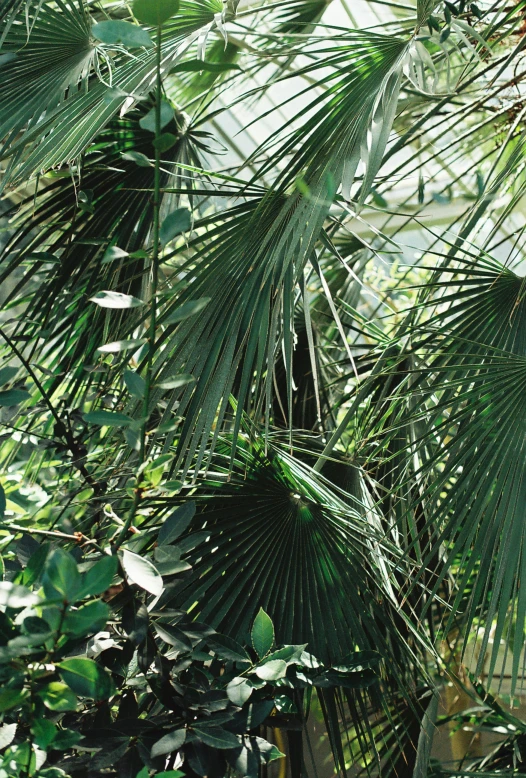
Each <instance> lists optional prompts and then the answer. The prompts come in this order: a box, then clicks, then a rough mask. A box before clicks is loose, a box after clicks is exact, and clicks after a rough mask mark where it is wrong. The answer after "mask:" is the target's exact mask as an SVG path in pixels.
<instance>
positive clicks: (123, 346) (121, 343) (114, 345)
mask: <svg viewBox="0 0 526 778" xmlns="http://www.w3.org/2000/svg"><path fill="white" fill-rule="evenodd" d="M146 342H147V340H146V338H132V339H131V340H114V341H112V342H111V343H106V344H105V345H104V346H99V347H98V349H97V351H100V352H102V353H103V354H116V353H118V352H119V351H130V350H131V349H137V348H138V347H139V346H143V345H144V344H145V343H146Z"/></svg>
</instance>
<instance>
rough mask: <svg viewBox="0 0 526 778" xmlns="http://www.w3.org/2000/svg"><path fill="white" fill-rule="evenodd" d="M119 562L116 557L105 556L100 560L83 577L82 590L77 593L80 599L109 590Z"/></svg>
mask: <svg viewBox="0 0 526 778" xmlns="http://www.w3.org/2000/svg"><path fill="white" fill-rule="evenodd" d="M117 568H118V560H117V557H116V556H113V555H109V554H107V555H105V556H103V557H102V559H99V560H98V561H97V562H95V564H94V565H93V566H92V567H90V569H89V570H87V571H86V572H85V573H83V574H82V576H81V583H80V589H79V591H78V592H77V597H78V599H82V598H84V597H94V596H95V595H97V594H102V593H103V592H105V591H106V589H108V588H109V587H110V586H111V584H112V581H113V578H114V577H115V575H116V573H117Z"/></svg>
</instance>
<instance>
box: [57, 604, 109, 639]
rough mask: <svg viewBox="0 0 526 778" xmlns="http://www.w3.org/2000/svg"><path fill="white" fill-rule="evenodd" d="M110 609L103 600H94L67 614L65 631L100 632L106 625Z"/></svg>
mask: <svg viewBox="0 0 526 778" xmlns="http://www.w3.org/2000/svg"><path fill="white" fill-rule="evenodd" d="M109 615H110V611H109V608H108V606H107V605H106V603H105V602H102V600H94V601H93V602H88V603H87V604H86V605H82V606H81V607H80V608H78V609H76V610H70V611H69V612H68V613H67V614H66V618H65V619H64V623H63V630H64V632H65V633H71V634H73V635H87V634H93V633H96V632H100V631H101V630H102V629H104V627H105V626H106V622H107V620H108V618H109Z"/></svg>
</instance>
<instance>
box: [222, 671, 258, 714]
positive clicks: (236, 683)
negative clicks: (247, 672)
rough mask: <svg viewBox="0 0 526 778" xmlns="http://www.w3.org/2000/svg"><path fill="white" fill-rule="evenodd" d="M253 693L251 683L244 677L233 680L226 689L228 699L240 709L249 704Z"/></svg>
mask: <svg viewBox="0 0 526 778" xmlns="http://www.w3.org/2000/svg"><path fill="white" fill-rule="evenodd" d="M253 691H254V688H253V686H252V685H251V683H250V681H248V679H247V678H242V677H237V678H233V679H232V680H231V681H230V682H229V684H228V686H227V687H226V693H227V695H228V699H229V700H230V701H231V702H233V703H234V705H237V706H238V707H240V708H241V707H243V705H244V704H245V702H247V700H248V699H249V698H250V695H251V694H252V692H253Z"/></svg>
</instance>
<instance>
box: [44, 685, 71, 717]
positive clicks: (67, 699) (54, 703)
mask: <svg viewBox="0 0 526 778" xmlns="http://www.w3.org/2000/svg"><path fill="white" fill-rule="evenodd" d="M38 696H39V697H40V698H41V700H42V702H43V703H44V705H45V706H46V708H49V710H53V711H68V710H75V709H76V707H77V698H76V696H75V694H74V693H73V692H72V691H71V689H70V688H69V686H67V685H66V684H65V683H62V682H61V681H50V682H49V683H48V684H47V685H46V686H44V688H43V689H40V690H39V692H38Z"/></svg>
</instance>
